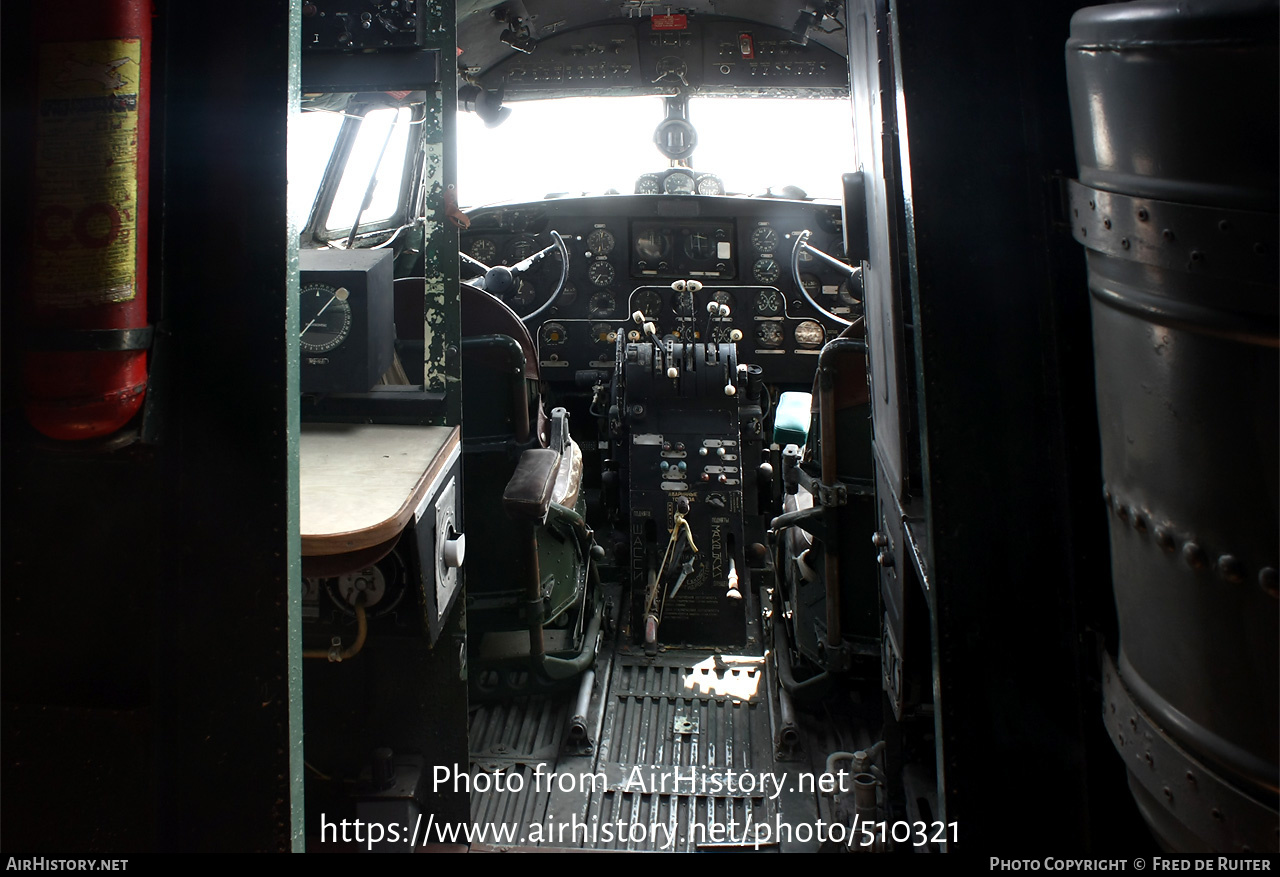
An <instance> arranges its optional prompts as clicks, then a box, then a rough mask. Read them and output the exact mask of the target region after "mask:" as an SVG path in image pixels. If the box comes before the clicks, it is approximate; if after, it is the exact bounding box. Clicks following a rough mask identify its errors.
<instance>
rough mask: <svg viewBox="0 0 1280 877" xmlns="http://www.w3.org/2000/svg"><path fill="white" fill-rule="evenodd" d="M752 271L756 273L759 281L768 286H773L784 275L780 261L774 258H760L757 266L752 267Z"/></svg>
mask: <svg viewBox="0 0 1280 877" xmlns="http://www.w3.org/2000/svg"><path fill="white" fill-rule="evenodd" d="M751 273H752V274H754V275H755V278H756V280H757V281H758V282H760V283H763V284H765V285H766V286H772V285H773V284H775V283H777V282H778V278H779V277H781V276H782V269H781V268H779V267H778V263H777V262H775V261H774V260H773V259H758V260H756V264H755V267H754V268H752V269H751Z"/></svg>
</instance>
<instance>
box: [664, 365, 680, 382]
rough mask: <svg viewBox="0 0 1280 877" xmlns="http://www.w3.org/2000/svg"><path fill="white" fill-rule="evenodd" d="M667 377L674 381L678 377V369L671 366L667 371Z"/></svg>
mask: <svg viewBox="0 0 1280 877" xmlns="http://www.w3.org/2000/svg"><path fill="white" fill-rule="evenodd" d="M667 377H669V378H671V379H672V380H675V379H676V378H678V377H680V369H678V368H676V367H675V366H674V365H673V366H671V367H670V368H668V369H667Z"/></svg>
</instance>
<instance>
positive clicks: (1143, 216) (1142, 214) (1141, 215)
mask: <svg viewBox="0 0 1280 877" xmlns="http://www.w3.org/2000/svg"><path fill="white" fill-rule="evenodd" d="M1150 215H1151V214H1150V213H1147V208H1145V207H1139V208H1138V219H1140V220H1142V221H1143V222H1146V221H1147V217H1148V216H1150Z"/></svg>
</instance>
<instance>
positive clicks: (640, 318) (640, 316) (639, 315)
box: [631, 311, 644, 323]
mask: <svg viewBox="0 0 1280 877" xmlns="http://www.w3.org/2000/svg"><path fill="white" fill-rule="evenodd" d="M631 319H632V321H633V322H636V323H644V311H636V312H635V313H634V314H632V315H631Z"/></svg>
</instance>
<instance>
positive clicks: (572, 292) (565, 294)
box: [556, 282, 578, 308]
mask: <svg viewBox="0 0 1280 877" xmlns="http://www.w3.org/2000/svg"><path fill="white" fill-rule="evenodd" d="M577 300H578V287H576V286H574V285H573V284H572V283H568V282H566V283H565V285H564V289H562V290H560V297H559V298H558V299H556V307H558V308H562V307H565V306H566V305H571V304H573V303H574V302H575V301H577Z"/></svg>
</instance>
